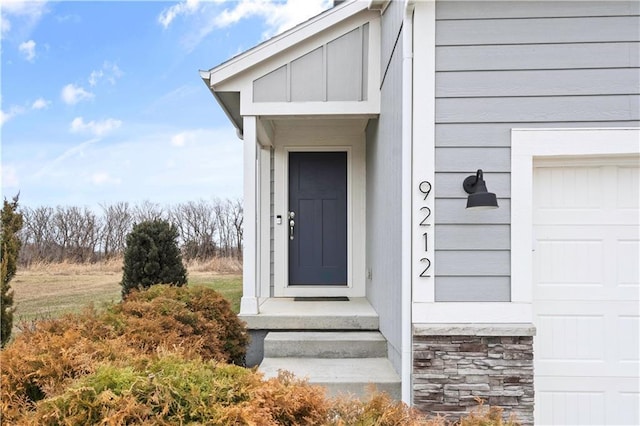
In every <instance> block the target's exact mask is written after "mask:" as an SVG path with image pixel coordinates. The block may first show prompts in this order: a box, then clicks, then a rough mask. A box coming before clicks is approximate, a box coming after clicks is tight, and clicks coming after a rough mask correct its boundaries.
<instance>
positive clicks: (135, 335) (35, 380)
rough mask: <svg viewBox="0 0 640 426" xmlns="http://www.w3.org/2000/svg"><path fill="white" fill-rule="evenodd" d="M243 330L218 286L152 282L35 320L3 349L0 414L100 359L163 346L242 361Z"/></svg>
mask: <svg viewBox="0 0 640 426" xmlns="http://www.w3.org/2000/svg"><path fill="white" fill-rule="evenodd" d="M247 343H248V334H247V332H246V329H245V328H244V325H243V324H242V323H241V322H240V320H238V318H237V317H236V316H235V314H234V313H233V312H232V311H231V308H230V306H229V303H228V302H227V301H226V300H225V299H224V298H222V297H221V296H220V295H219V294H218V293H217V292H215V291H214V290H211V289H207V288H203V287H194V288H190V289H187V288H176V287H167V286H157V287H154V288H152V289H149V290H148V291H144V292H133V293H132V294H131V295H130V297H128V298H127V299H126V301H124V302H122V303H120V304H117V305H111V306H109V307H107V309H106V310H105V311H104V312H102V313H98V312H97V311H96V310H95V309H92V308H88V309H86V310H85V311H84V312H83V313H81V314H68V315H66V316H63V317H61V318H59V319H53V320H46V321H41V322H38V323H36V325H35V326H34V327H33V328H30V329H25V330H24V331H23V332H22V333H21V334H20V335H19V336H17V337H16V339H15V340H14V341H13V342H12V343H11V344H10V345H9V346H8V347H7V348H6V349H5V350H3V351H2V353H0V363H1V365H2V372H1V376H0V386H1V388H2V417H3V418H4V419H5V420H9V419H13V418H16V416H18V414H19V413H21V412H24V411H25V410H26V411H29V410H31V409H33V407H34V406H35V404H36V403H37V402H38V401H40V400H42V399H44V398H51V397H54V396H56V395H58V394H60V393H61V392H63V391H64V390H65V389H66V388H67V387H68V386H69V385H70V384H71V383H72V382H73V381H74V380H76V379H78V378H81V377H83V376H86V375H87V374H92V373H94V372H95V371H96V369H97V368H98V367H100V366H101V365H102V364H103V363H109V364H111V365H114V366H131V365H134V364H136V363H140V364H142V365H144V364H145V363H147V362H149V360H150V359H153V358H154V357H156V356H157V355H158V353H159V352H162V351H163V350H165V351H166V350H170V351H172V352H173V353H176V354H179V355H180V357H181V358H183V359H185V360H188V359H199V358H204V359H210V360H213V361H216V362H236V363H242V361H243V360H244V355H245V350H246V349H245V347H246V344H247Z"/></svg>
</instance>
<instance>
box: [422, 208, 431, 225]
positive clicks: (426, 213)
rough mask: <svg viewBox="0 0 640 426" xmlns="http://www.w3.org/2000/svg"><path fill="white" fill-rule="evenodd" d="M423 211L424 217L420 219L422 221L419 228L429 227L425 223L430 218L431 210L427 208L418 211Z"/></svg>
mask: <svg viewBox="0 0 640 426" xmlns="http://www.w3.org/2000/svg"><path fill="white" fill-rule="evenodd" d="M423 210H424V211H425V214H424V215H425V216H424V217H423V218H422V221H420V226H429V224H428V223H426V222H427V219H429V217H430V216H431V209H430V208H429V207H427V206H424V207H420V211H423Z"/></svg>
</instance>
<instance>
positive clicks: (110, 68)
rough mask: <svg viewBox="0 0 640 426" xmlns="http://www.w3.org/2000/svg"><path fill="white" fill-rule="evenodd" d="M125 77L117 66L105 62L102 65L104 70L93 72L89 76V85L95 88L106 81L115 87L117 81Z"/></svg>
mask: <svg viewBox="0 0 640 426" xmlns="http://www.w3.org/2000/svg"><path fill="white" fill-rule="evenodd" d="M123 75H124V73H123V72H122V70H121V69H120V67H118V65H117V64H114V63H111V62H109V61H105V62H104V63H103V64H102V68H100V69H98V70H93V71H91V74H90V75H89V85H90V86H91V87H94V86H96V85H97V84H98V83H99V82H100V81H101V80H106V81H108V82H109V83H111V84H112V85H113V84H116V80H117V79H119V78H120V77H122V76H123Z"/></svg>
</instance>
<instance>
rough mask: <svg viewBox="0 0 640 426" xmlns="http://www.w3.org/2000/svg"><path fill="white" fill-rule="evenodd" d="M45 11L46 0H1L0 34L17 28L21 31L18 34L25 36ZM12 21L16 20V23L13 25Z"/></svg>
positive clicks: (5, 33) (3, 34)
mask: <svg viewBox="0 0 640 426" xmlns="http://www.w3.org/2000/svg"><path fill="white" fill-rule="evenodd" d="M46 12H47V1H46V0H2V7H1V8H0V14H1V15H0V23H1V25H2V29H1V34H2V36H3V37H4V36H5V35H7V34H8V33H9V32H10V31H12V30H17V31H18V32H20V33H21V34H20V36H22V37H24V38H26V37H27V36H28V34H29V33H30V32H31V30H32V29H33V28H34V27H35V26H36V25H37V24H38V22H40V19H41V18H42V16H43V15H44V14H45V13H46ZM12 21H18V25H13V23H12ZM24 38H23V39H24Z"/></svg>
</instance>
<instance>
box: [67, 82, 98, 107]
mask: <svg viewBox="0 0 640 426" xmlns="http://www.w3.org/2000/svg"><path fill="white" fill-rule="evenodd" d="M60 97H61V98H62V100H63V101H64V103H66V104H68V105H74V104H77V103H78V102H80V101H84V100H89V99H92V98H93V97H94V94H93V93H91V92H87V91H86V90H84V89H83V88H82V87H80V86H76V85H75V84H67V85H66V86H64V87H63V88H62V92H60Z"/></svg>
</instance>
